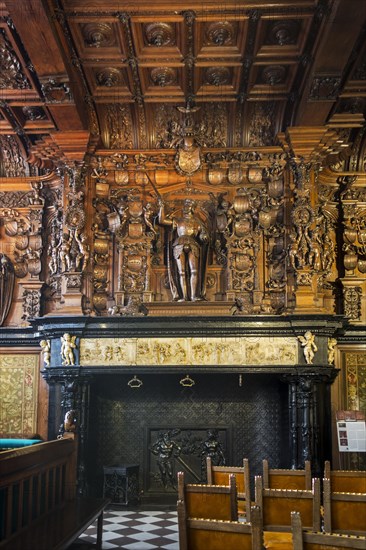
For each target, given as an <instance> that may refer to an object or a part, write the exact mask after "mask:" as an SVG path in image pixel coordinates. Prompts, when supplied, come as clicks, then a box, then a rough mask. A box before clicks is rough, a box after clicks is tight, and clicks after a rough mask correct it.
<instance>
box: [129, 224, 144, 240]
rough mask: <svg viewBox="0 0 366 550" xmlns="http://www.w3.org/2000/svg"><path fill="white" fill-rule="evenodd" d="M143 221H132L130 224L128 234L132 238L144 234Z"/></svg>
mask: <svg viewBox="0 0 366 550" xmlns="http://www.w3.org/2000/svg"><path fill="white" fill-rule="evenodd" d="M143 233H144V232H143V227H142V223H130V224H129V226H128V236H129V237H131V238H132V239H139V238H140V237H142V235H143Z"/></svg>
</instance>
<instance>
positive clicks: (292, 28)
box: [266, 19, 300, 46]
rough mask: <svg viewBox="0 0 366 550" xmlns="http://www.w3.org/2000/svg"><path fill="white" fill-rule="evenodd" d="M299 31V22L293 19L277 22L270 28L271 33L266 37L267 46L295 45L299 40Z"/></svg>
mask: <svg viewBox="0 0 366 550" xmlns="http://www.w3.org/2000/svg"><path fill="white" fill-rule="evenodd" d="M299 30H300V25H299V22H298V21H295V20H293V19H285V20H283V21H275V22H273V23H272V25H271V26H270V29H269V32H268V34H267V36H266V44H277V45H279V46H285V45H288V44H295V43H296V41H297V38H298V34H299Z"/></svg>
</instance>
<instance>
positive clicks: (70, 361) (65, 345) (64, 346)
mask: <svg viewBox="0 0 366 550" xmlns="http://www.w3.org/2000/svg"><path fill="white" fill-rule="evenodd" d="M75 340H76V336H71V334H68V333H65V334H64V335H63V336H61V357H62V359H63V361H62V364H63V365H75V359H74V351H73V350H74V349H75V348H76V343H75Z"/></svg>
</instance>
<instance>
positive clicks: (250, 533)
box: [177, 500, 262, 550]
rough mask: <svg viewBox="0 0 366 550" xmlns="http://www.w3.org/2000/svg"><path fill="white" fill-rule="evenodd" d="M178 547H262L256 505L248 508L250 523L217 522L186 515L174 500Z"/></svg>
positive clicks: (190, 549)
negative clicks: (175, 504)
mask: <svg viewBox="0 0 366 550" xmlns="http://www.w3.org/2000/svg"><path fill="white" fill-rule="evenodd" d="M177 510H178V532H179V549H180V550H262V527H261V520H260V511H259V508H258V507H256V506H254V507H253V508H252V511H251V512H252V513H251V518H252V521H251V523H239V522H237V521H217V520H214V519H198V518H191V517H188V516H187V513H186V506H185V504H184V502H183V501H182V500H178V503H177Z"/></svg>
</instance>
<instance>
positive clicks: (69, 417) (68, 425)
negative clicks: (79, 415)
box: [64, 409, 76, 432]
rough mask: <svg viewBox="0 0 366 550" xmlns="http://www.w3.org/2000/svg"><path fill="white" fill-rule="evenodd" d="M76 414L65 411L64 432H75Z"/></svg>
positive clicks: (71, 411) (72, 411)
mask: <svg viewBox="0 0 366 550" xmlns="http://www.w3.org/2000/svg"><path fill="white" fill-rule="evenodd" d="M75 417H76V413H75V411H74V410H73V409H71V410H70V411H67V412H66V414H65V418H64V430H65V432H74V431H75V430H76V418H75Z"/></svg>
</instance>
